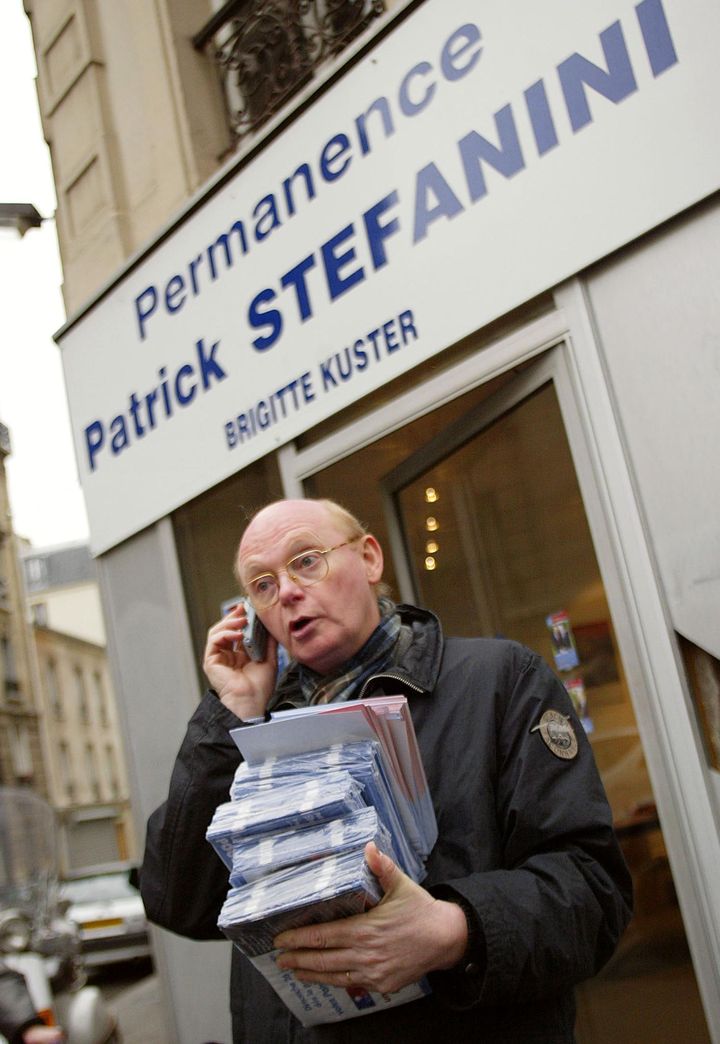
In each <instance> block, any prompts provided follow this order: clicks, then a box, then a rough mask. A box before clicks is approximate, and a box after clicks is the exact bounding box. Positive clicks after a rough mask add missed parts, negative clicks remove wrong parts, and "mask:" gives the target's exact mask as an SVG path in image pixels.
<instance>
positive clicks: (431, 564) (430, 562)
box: [425, 555, 437, 573]
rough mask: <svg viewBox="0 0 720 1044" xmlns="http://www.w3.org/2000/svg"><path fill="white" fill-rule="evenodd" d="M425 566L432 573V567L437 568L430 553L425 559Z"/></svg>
mask: <svg viewBox="0 0 720 1044" xmlns="http://www.w3.org/2000/svg"><path fill="white" fill-rule="evenodd" d="M425 568H426V569H427V571H428V572H429V573H432V571H433V569H437V562H436V561H435V559H434V558H433V556H432V555H428V556H427V558H426V559H425Z"/></svg>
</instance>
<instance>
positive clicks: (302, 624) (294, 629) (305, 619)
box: [290, 616, 313, 634]
mask: <svg viewBox="0 0 720 1044" xmlns="http://www.w3.org/2000/svg"><path fill="white" fill-rule="evenodd" d="M312 622H313V618H312V616H300V617H299V618H298V619H297V620H293V621H292V623H291V624H290V634H301V633H302V631H304V630H305V628H306V627H307V626H308V625H309V624H311V623H312Z"/></svg>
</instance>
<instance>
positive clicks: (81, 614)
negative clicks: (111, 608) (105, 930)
mask: <svg viewBox="0 0 720 1044" xmlns="http://www.w3.org/2000/svg"><path fill="white" fill-rule="evenodd" d="M27 604H28V606H29V607H30V610H31V614H32V618H33V619H34V620H35V622H36V623H38V624H40V625H41V626H45V627H49V628H50V629H51V630H56V631H62V632H63V633H64V634H67V635H71V636H72V637H75V638H82V639H83V640H84V641H87V642H93V643H95V644H96V645H102V646H104V645H105V642H106V635H105V622H104V620H103V614H102V606H101V604H100V593H99V591H98V585H97V581H91V582H86V583H78V584H73V585H70V586H68V587H65V588H63V589H61V590H53V589H48V590H46V591H41V592H36V593H34V594H28V596H27Z"/></svg>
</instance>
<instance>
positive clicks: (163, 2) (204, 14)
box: [25, 0, 228, 312]
mask: <svg viewBox="0 0 720 1044" xmlns="http://www.w3.org/2000/svg"><path fill="white" fill-rule="evenodd" d="M25 10H26V11H27V13H28V15H29V17H30V19H31V23H32V29H33V37H34V41H35V49H36V54H37V62H38V96H39V100H40V110H41V116H42V122H43V129H44V133H45V137H46V139H47V142H48V145H49V146H50V153H51V157H52V163H53V171H54V179H55V185H56V191H57V200H58V208H57V229H58V239H59V243H60V252H61V257H62V264H63V273H64V295H65V305H66V309H67V311H68V312H72V311H74V310H75V309H77V308H78V307H79V306H80V305H81V304H83V303H84V302H85V301H86V300H87V299H88V297H90V296H91V295H92V294H93V293H94V292H95V291H96V290H97V289H98V287H99V286H100V285H102V283H103V282H104V281H105V280H107V279H109V278H110V276H111V275H112V274H113V272H114V271H115V270H116V269H117V268H118V267H119V266H120V265H121V264H122V262H123V261H124V260H125V259H126V258H127V257H128V256H129V255H130V254H132V253H133V252H134V251H135V250H136V249H137V248H138V247H139V246H140V245H141V244H142V243H144V242H145V241H146V240H147V239H148V238H149V237H150V236H151V235H152V234H153V233H154V232H155V231H156V230H157V229H158V227H159V226H161V225H162V224H163V223H164V222H165V221H166V220H167V219H168V218H169V217H170V215H171V214H172V213H173V212H174V211H175V210H176V209H177V208H178V207H179V206H180V205H181V204H182V203H184V201H185V200H186V199H187V198H188V196H189V195H190V194H191V193H192V192H193V191H194V189H196V188H197V187H198V185H199V184H201V183H202V181H204V180H205V178H207V177H208V176H209V175H210V174H211V173H212V171H213V170H214V169H215V168H216V167H217V164H218V160H219V157H220V155H221V154H222V153H223V151H224V150H225V149H226V148H227V144H228V141H227V131H226V130H225V126H224V116H223V112H222V107H221V106H220V105H218V104H217V101H218V98H217V86H216V84H215V79H214V73H213V70H212V68H211V67H210V66H209V65H208V63H207V62H206V61H205V60H204V58H203V57H202V56H201V55H199V54H198V53H197V52H195V51H194V49H193V47H192V44H191V41H190V34H191V31H192V30H194V29H196V28H197V27H198V26H199V25H202V23H203V21H205V20H206V19H207V18H209V16H210V14H211V13H212V11H211V5H210V3H209V2H207V0H205V2H196V0H149V2H147V3H142V4H105V3H94V2H89V0H85V2H83V0H61V2H57V0H25Z"/></svg>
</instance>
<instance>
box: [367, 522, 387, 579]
mask: <svg viewBox="0 0 720 1044" xmlns="http://www.w3.org/2000/svg"><path fill="white" fill-rule="evenodd" d="M362 556H363V562H364V563H365V572H366V573H367V578H368V581H369V582H370V583H371V584H379V583H380V581H381V580H382V574H383V565H384V559H383V553H382V548H381V547H380V544H379V543H378V542H377V540H376V539H375V537H374V536H373V535H372V533H366V534H365V536H364V537H363V546H362Z"/></svg>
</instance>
